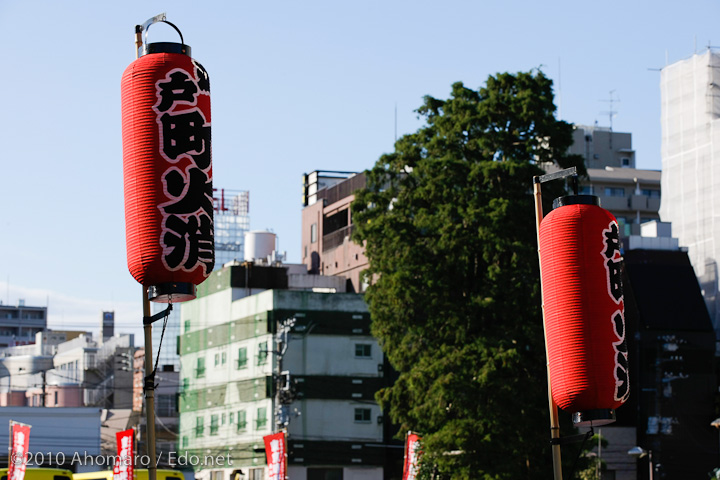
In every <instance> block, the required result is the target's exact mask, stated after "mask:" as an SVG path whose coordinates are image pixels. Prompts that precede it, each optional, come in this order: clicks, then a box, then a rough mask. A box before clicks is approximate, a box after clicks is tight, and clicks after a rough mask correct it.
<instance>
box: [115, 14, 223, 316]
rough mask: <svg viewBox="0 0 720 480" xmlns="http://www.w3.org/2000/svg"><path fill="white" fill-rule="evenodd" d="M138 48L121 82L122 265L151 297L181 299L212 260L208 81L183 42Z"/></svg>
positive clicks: (190, 295) (192, 293) (192, 289)
mask: <svg viewBox="0 0 720 480" xmlns="http://www.w3.org/2000/svg"><path fill="white" fill-rule="evenodd" d="M168 23H169V22H168ZM142 53H143V55H142V56H140V57H139V58H138V59H137V60H135V61H134V62H133V63H131V64H130V65H129V66H128V67H127V69H126V70H125V72H124V73H123V76H122V82H121V88H122V135H123V169H124V181H125V227H126V240H127V259H128V268H129V270H130V273H131V274H132V276H133V277H134V278H135V279H136V280H137V281H138V282H140V283H141V284H142V285H144V286H147V287H148V290H149V296H150V298H151V299H152V300H153V301H156V302H168V301H171V300H172V301H184V300H189V299H192V298H195V286H196V285H198V284H200V283H201V282H202V281H203V280H205V279H206V278H207V276H208V275H209V274H210V272H211V271H212V269H213V266H214V263H215V253H214V243H213V200H212V197H213V192H212V162H211V149H210V124H211V118H210V83H209V79H208V75H207V72H206V71H205V69H204V68H203V67H202V66H201V65H200V64H199V63H197V62H196V61H195V60H193V59H192V58H191V57H190V47H188V46H187V45H184V44H182V43H179V44H178V43H151V44H147V45H145V46H144V49H143V52H142Z"/></svg>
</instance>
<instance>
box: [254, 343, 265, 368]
mask: <svg viewBox="0 0 720 480" xmlns="http://www.w3.org/2000/svg"><path fill="white" fill-rule="evenodd" d="M267 357H268V344H267V342H261V343H259V344H258V356H257V364H258V365H265V362H267Z"/></svg>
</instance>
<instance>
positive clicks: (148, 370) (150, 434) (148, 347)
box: [143, 286, 157, 480]
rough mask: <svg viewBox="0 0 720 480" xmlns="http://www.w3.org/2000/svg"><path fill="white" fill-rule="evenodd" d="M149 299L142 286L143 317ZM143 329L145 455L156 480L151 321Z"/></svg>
mask: <svg viewBox="0 0 720 480" xmlns="http://www.w3.org/2000/svg"><path fill="white" fill-rule="evenodd" d="M150 316H151V313H150V300H149V299H148V291H147V288H146V287H145V286H143V317H144V318H149V317H150ZM143 329H144V331H145V414H146V416H147V420H146V431H147V436H146V438H147V455H148V459H149V461H150V465H148V476H149V480H157V465H156V464H155V385H154V382H155V376H154V375H153V374H152V373H153V360H152V323H150V322H145V321H143ZM148 376H149V377H150V378H151V382H152V383H153V384H152V385H148V381H147V378H148Z"/></svg>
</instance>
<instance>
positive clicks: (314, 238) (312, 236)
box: [310, 223, 317, 243]
mask: <svg viewBox="0 0 720 480" xmlns="http://www.w3.org/2000/svg"><path fill="white" fill-rule="evenodd" d="M315 242H317V223H313V224H312V225H310V243H315Z"/></svg>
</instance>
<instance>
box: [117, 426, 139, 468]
mask: <svg viewBox="0 0 720 480" xmlns="http://www.w3.org/2000/svg"><path fill="white" fill-rule="evenodd" d="M115 437H116V438H117V454H118V456H117V460H116V461H115V466H114V467H113V480H133V478H134V477H133V475H134V471H133V470H134V467H135V466H134V465H133V457H134V455H135V452H134V451H133V439H134V438H135V431H134V430H133V429H132V428H131V429H129V430H123V431H122V432H117V433H116V434H115Z"/></svg>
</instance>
